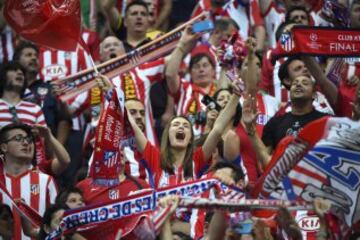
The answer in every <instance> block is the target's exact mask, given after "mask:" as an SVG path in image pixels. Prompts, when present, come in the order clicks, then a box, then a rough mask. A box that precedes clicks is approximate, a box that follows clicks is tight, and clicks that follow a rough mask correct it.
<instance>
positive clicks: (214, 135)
mask: <svg viewBox="0 0 360 240" xmlns="http://www.w3.org/2000/svg"><path fill="white" fill-rule="evenodd" d="M239 94H240V93H239ZM239 94H233V95H232V96H231V99H230V101H229V102H228V103H227V105H226V107H225V108H224V109H223V110H222V111H221V112H220V115H219V117H218V118H217V119H216V121H215V123H214V127H213V128H212V130H211V131H210V133H209V135H208V137H207V138H206V140H205V143H204V145H203V151H204V156H205V159H206V160H209V159H210V157H211V153H212V152H213V150H214V149H215V148H216V145H217V144H218V142H219V140H220V138H221V135H222V133H223V132H224V130H225V128H226V126H227V125H228V124H229V123H230V121H231V120H232V118H233V116H234V114H235V111H236V106H237V104H238V103H239V98H240V95H239Z"/></svg>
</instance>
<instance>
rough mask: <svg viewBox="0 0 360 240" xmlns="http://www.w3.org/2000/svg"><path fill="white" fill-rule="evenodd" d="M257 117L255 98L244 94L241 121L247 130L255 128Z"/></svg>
mask: <svg viewBox="0 0 360 240" xmlns="http://www.w3.org/2000/svg"><path fill="white" fill-rule="evenodd" d="M258 115H259V112H258V109H257V104H256V98H255V97H251V95H250V94H246V95H245V96H244V103H243V106H242V120H243V123H244V124H245V127H246V129H247V130H249V129H250V128H253V127H255V125H256V119H257V116H258Z"/></svg>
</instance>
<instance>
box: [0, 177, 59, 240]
mask: <svg viewBox="0 0 360 240" xmlns="http://www.w3.org/2000/svg"><path fill="white" fill-rule="evenodd" d="M4 177H5V184H4V185H5V187H6V189H7V190H8V192H9V193H10V194H11V196H12V197H13V199H22V200H23V201H25V203H26V204H27V205H28V206H30V207H31V208H33V209H34V210H35V211H36V212H38V213H39V215H40V216H43V214H44V213H45V210H46V208H47V207H48V206H49V205H50V204H53V203H54V202H55V198H56V195H57V192H58V191H57V186H56V184H55V181H54V179H53V178H52V177H51V176H49V175H47V174H44V173H41V172H39V171H36V170H28V171H26V172H24V173H23V174H21V175H19V176H11V175H9V174H6V173H4ZM1 202H2V203H5V204H7V205H9V206H12V204H11V201H10V199H9V198H8V197H7V196H6V195H3V196H1ZM12 209H13V211H12V212H13V214H14V226H16V227H15V228H14V229H15V232H14V239H19V240H20V239H22V240H25V239H31V238H29V237H27V236H25V234H24V233H23V232H22V227H21V219H20V215H19V213H18V212H17V211H16V210H15V209H14V208H13V207H12Z"/></svg>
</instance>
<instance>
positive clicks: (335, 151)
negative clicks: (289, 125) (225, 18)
mask: <svg viewBox="0 0 360 240" xmlns="http://www.w3.org/2000/svg"><path fill="white" fill-rule="evenodd" d="M359 139H360V123H359V122H354V121H352V120H350V119H348V118H335V117H334V118H330V117H325V118H322V119H319V120H317V121H314V122H312V123H310V124H308V125H307V126H306V127H305V128H304V129H303V130H302V131H300V133H299V135H298V137H296V138H291V137H290V138H287V139H285V140H284V141H282V142H281V143H280V145H279V146H278V148H277V149H276V151H275V153H274V155H273V158H272V160H271V162H270V165H269V167H268V168H267V170H266V171H265V173H264V175H263V177H262V178H261V179H260V180H259V182H258V184H257V185H256V186H255V193H258V194H259V196H261V197H263V198H269V197H270V198H275V199H288V200H293V199H303V200H305V201H309V202H312V201H313V199H314V198H315V197H322V198H325V199H328V200H329V201H331V202H332V206H333V207H332V213H333V214H334V215H336V216H337V217H338V218H339V219H341V220H343V221H344V222H345V223H346V224H347V225H348V226H351V225H352V224H354V223H356V222H357V221H359V220H360V142H359V141H360V140H359Z"/></svg>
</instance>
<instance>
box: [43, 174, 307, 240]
mask: <svg viewBox="0 0 360 240" xmlns="http://www.w3.org/2000/svg"><path fill="white" fill-rule="evenodd" d="M212 187H215V188H218V189H219V190H220V191H221V190H222V191H227V190H229V189H231V190H232V191H238V193H239V194H241V193H242V192H241V190H239V189H237V188H236V187H232V186H226V185H224V184H223V183H221V182H219V181H218V180H216V179H214V178H207V179H201V180H196V181H191V182H186V183H182V184H180V185H177V186H171V187H166V188H163V189H159V190H157V192H155V190H152V189H149V190H147V191H145V192H142V193H138V194H135V195H132V196H129V197H126V198H122V199H118V200H113V201H111V202H106V203H100V204H96V205H92V206H86V207H83V208H80V209H75V210H69V211H66V212H65V215H64V218H63V220H62V222H61V223H60V227H59V228H58V230H57V231H54V232H52V233H51V234H49V236H48V238H47V239H48V240H52V239H57V238H58V237H60V236H61V235H62V234H66V233H70V232H71V231H74V230H76V231H78V232H80V233H86V232H87V231H92V230H94V229H95V230H98V231H100V230H101V228H102V227H104V226H106V225H107V224H112V225H113V226H116V228H119V229H120V230H121V232H122V236H126V235H127V234H128V233H130V232H131V230H132V229H133V228H127V224H126V221H125V220H126V219H129V217H131V218H132V219H133V220H134V219H135V221H139V219H140V218H142V217H151V218H152V221H153V223H154V226H155V231H159V230H160V228H161V224H162V223H163V222H164V220H165V219H166V217H167V213H168V211H169V208H165V209H161V208H159V207H158V206H157V199H159V198H161V197H163V196H166V195H179V196H181V199H180V202H179V207H183V208H203V209H207V210H209V209H211V210H215V209H219V210H225V211H250V210H252V209H259V208H261V209H275V208H278V207H279V206H284V205H285V206H288V208H289V209H290V210H298V209H309V208H311V206H309V205H308V204H306V203H305V202H303V201H302V202H300V201H283V200H281V201H279V200H259V199H243V200H241V201H238V200H237V199H235V198H234V199H231V200H229V199H220V200H216V199H212V200H210V199H205V198H197V197H196V196H199V195H201V194H202V193H204V192H206V191H208V190H209V189H210V188H212ZM242 194H243V193H242ZM136 219H137V220H136Z"/></svg>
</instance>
